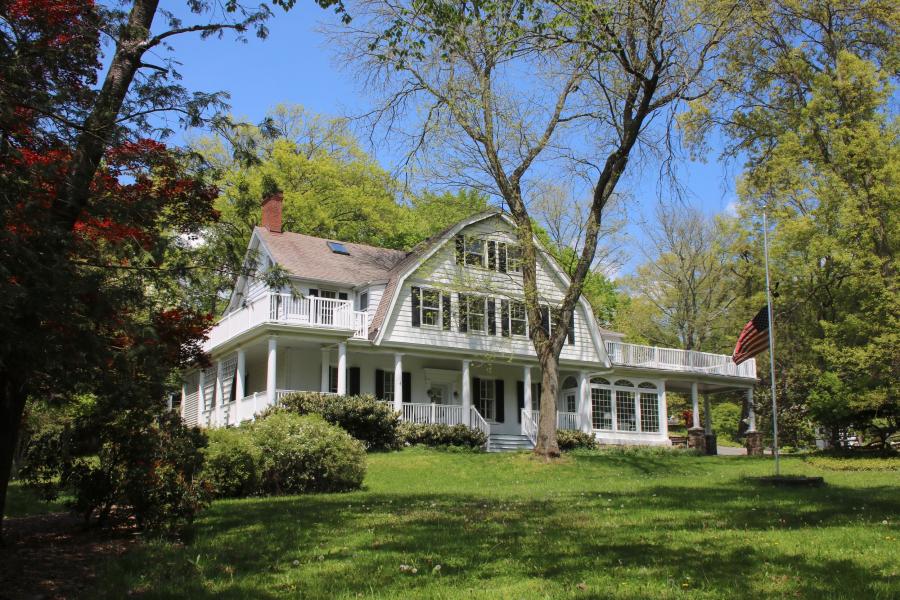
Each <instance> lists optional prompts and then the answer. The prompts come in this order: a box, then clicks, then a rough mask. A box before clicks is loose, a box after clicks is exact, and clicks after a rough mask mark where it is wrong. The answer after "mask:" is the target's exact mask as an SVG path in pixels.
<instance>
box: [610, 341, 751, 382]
mask: <svg viewBox="0 0 900 600" xmlns="http://www.w3.org/2000/svg"><path fill="white" fill-rule="evenodd" d="M606 352H607V354H609V360H610V361H612V363H613V364H614V365H623V366H626V367H644V368H648V369H660V370H664V371H689V372H692V373H705V374H708V375H728V376H731V377H748V378H752V379H756V361H755V360H754V359H752V358H751V359H750V360H748V361H746V362H742V363H741V364H739V365H736V364H734V361H733V360H732V359H731V357H730V356H726V355H724V354H711V353H709V352H697V351H696V350H678V349H676V348H658V347H656V346H641V345H638V344H625V343H622V342H606Z"/></svg>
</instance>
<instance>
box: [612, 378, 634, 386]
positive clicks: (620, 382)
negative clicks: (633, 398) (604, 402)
mask: <svg viewBox="0 0 900 600" xmlns="http://www.w3.org/2000/svg"><path fill="white" fill-rule="evenodd" d="M615 385H618V386H621V387H634V384H633V383H631V382H630V381H628V380H627V379H619V380H618V381H616V383H615Z"/></svg>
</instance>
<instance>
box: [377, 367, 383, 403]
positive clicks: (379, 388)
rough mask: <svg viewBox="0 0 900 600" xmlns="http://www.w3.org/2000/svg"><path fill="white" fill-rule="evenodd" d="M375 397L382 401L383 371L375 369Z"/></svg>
mask: <svg viewBox="0 0 900 600" xmlns="http://www.w3.org/2000/svg"><path fill="white" fill-rule="evenodd" d="M375 397H376V398H378V399H379V400H384V371H383V370H381V369H375Z"/></svg>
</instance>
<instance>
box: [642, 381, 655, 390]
mask: <svg viewBox="0 0 900 600" xmlns="http://www.w3.org/2000/svg"><path fill="white" fill-rule="evenodd" d="M638 387H639V388H644V389H645V390H655V389H656V385H654V384H652V383H650V382H649V381H644V382H642V383H640V384H639V385H638Z"/></svg>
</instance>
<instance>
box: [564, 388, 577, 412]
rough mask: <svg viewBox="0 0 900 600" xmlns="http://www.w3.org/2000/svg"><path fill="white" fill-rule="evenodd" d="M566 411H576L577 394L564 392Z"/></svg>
mask: <svg viewBox="0 0 900 600" xmlns="http://www.w3.org/2000/svg"><path fill="white" fill-rule="evenodd" d="M566 412H570V413H574V412H578V400H577V395H576V394H574V393H571V392H570V393H568V394H566Z"/></svg>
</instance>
